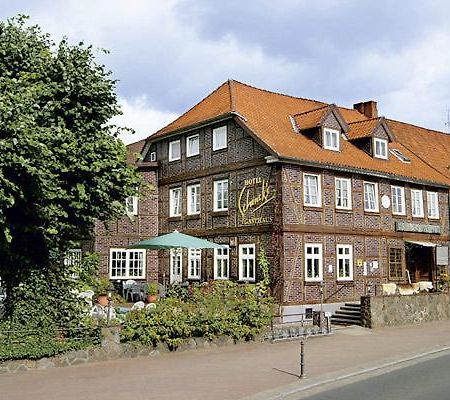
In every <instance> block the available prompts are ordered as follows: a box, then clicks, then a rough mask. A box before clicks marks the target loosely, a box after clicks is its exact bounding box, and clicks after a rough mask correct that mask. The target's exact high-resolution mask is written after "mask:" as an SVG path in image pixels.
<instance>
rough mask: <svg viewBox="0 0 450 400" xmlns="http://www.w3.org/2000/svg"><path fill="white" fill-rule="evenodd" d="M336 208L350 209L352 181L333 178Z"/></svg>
mask: <svg viewBox="0 0 450 400" xmlns="http://www.w3.org/2000/svg"><path fill="white" fill-rule="evenodd" d="M334 183H335V189H336V208H339V209H343V210H351V208H352V180H351V179H349V178H335V181H334Z"/></svg>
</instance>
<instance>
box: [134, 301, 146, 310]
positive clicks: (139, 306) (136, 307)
mask: <svg viewBox="0 0 450 400" xmlns="http://www.w3.org/2000/svg"><path fill="white" fill-rule="evenodd" d="M144 307H145V304H144V302H143V301H138V302H137V303H134V304H133V307H131V311H135V310H142V309H143V308H144Z"/></svg>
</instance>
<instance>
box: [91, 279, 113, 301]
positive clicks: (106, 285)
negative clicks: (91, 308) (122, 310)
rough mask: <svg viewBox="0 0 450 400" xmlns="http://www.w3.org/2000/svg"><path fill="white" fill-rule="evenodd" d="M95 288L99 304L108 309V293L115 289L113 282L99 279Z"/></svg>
mask: <svg viewBox="0 0 450 400" xmlns="http://www.w3.org/2000/svg"><path fill="white" fill-rule="evenodd" d="M94 286H95V287H94V292H95V296H96V297H97V303H98V304H100V305H101V306H103V307H106V306H107V305H108V292H111V290H113V289H114V286H113V284H112V282H111V281H110V280H109V279H108V278H104V277H103V278H98V279H97V280H96V282H95V284H94Z"/></svg>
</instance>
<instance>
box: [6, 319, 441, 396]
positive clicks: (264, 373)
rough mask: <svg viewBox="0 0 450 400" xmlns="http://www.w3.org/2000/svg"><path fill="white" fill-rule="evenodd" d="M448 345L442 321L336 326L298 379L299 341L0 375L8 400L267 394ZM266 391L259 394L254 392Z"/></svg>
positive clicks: (312, 350)
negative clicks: (379, 326)
mask: <svg viewBox="0 0 450 400" xmlns="http://www.w3.org/2000/svg"><path fill="white" fill-rule="evenodd" d="M447 346H450V322H439V323H430V324H426V325H422V326H416V327H402V328H391V329H383V330H367V329H363V328H358V327H350V328H344V329H339V330H337V331H336V333H335V334H334V335H332V336H328V337H317V338H310V339H309V340H308V342H307V344H306V347H305V350H306V372H307V378H306V379H304V380H302V381H299V379H298V377H297V375H298V373H299V367H298V364H299V348H300V345H299V342H298V341H292V342H281V343H275V344H269V343H248V344H240V345H236V346H227V347H223V348H216V349H209V350H207V349H202V350H197V351H191V352H184V353H178V354H177V353H173V354H167V355H163V356H160V357H154V358H150V357H145V358H137V359H126V360H116V361H108V362H103V363H96V364H87V365H80V366H76V367H69V368H58V369H50V370H42V371H38V370H34V371H29V372H25V373H18V374H4V375H0V394H1V396H0V397H1V398H2V399H3V398H4V399H8V400H22V399H23V400H25V399H30V398H31V399H33V400H44V399H45V400H52V399H65V400H72V399H73V400H75V399H76V400H79V399H80V398H82V399H86V400H90V399H110V400H115V399H120V400H123V399H133V400H141V399H142V400H144V399H145V400H147V399H158V400H165V399H186V400H188V399H192V400H194V399H195V400H201V399H217V400H222V399H223V400H225V399H241V398H244V397H250V396H251V397H252V398H255V399H256V398H258V399H264V398H270V397H271V395H273V394H274V393H280V391H281V392H282V389H280V390H275V391H274V389H275V388H279V387H287V388H292V387H297V388H298V385H305V386H307V385H310V384H311V383H312V382H318V381H320V380H321V379H322V380H323V378H327V377H330V376H333V377H337V376H339V375H340V374H349V373H351V372H352V371H354V372H356V371H360V370H361V369H363V368H367V366H371V367H373V366H376V365H382V364H385V363H386V362H391V361H392V360H395V359H402V358H405V357H411V356H414V355H415V354H419V353H423V352H427V351H430V350H437V349H441V348H444V347H447ZM264 391H270V392H267V393H264V394H262V393H260V394H258V395H256V394H257V393H258V392H264Z"/></svg>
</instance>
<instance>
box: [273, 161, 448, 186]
mask: <svg viewBox="0 0 450 400" xmlns="http://www.w3.org/2000/svg"><path fill="white" fill-rule="evenodd" d="M266 162H267V163H268V164H272V163H276V162H281V163H286V164H294V165H302V166H305V167H314V168H322V169H326V170H334V171H341V172H349V173H355V174H358V175H370V176H375V177H377V178H384V179H395V180H398V181H402V182H408V183H417V184H421V185H423V184H425V185H430V186H435V187H439V188H443V189H448V188H450V185H445V184H442V183H436V182H432V181H425V180H420V179H414V178H408V177H404V176H398V175H394V174H388V173H384V172H378V171H373V170H362V169H359V168H353V167H341V166H337V165H329V164H321V163H318V162H314V161H308V160H302V159H298V158H292V157H273V156H270V157H266Z"/></svg>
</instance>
